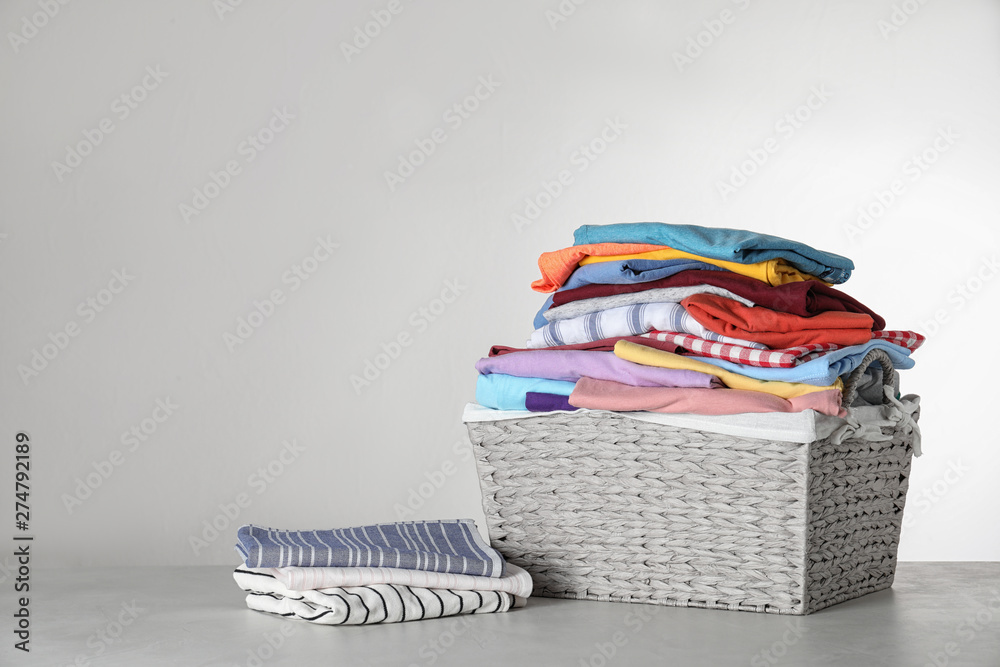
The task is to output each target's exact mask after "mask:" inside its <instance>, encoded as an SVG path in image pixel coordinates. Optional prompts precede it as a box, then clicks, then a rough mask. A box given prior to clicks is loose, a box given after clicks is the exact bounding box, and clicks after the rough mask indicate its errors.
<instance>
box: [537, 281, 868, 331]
mask: <svg viewBox="0 0 1000 667" xmlns="http://www.w3.org/2000/svg"><path fill="white" fill-rule="evenodd" d="M692 285H715V286H716V287H722V288H723V289H727V290H729V291H730V292H732V293H733V294H737V295H739V296H742V297H743V298H745V299H749V300H750V301H753V302H754V303H755V304H757V305H758V306H764V307H765V308H770V309H771V310H778V311H781V312H783V313H791V314H792V315H799V316H800V317H812V316H813V315H818V314H820V313H824V312H827V311H835V312H846V313H864V314H865V315H870V316H871V318H872V319H873V320H875V324H874V325H873V327H872V330H873V331H881V330H882V329H885V320H884V319H883V318H882V317H881V316H880V315H878V314H877V313H875V312H874V311H873V310H872V309H870V308H869V307H868V306H866V305H864V304H863V303H861V302H860V301H858V300H857V299H855V298H854V297H852V296H849V295H847V294H844V293H843V292H841V291H840V290H837V289H834V288H832V287H829V286H828V285H824V284H823V283H821V282H819V281H818V280H803V281H801V282H797V283H785V284H784V285H777V286H771V285H768V284H767V283H765V282H763V281H760V280H757V279H755V278H750V277H748V276H743V275H740V274H738V273H733V272H732V271H704V270H701V269H696V270H691V271H681V272H680V273H675V274H674V275H672V276H668V277H667V278H661V279H660V280H653V281H651V282H648V283H627V284H624V285H604V284H596V285H584V286H583V287H577V288H575V289H570V290H565V291H561V292H555V293H554V294H553V295H552V307H553V308H554V307H556V306H561V305H563V304H566V303H570V302H572V301H579V300H580V299H593V298H596V297H599V296H610V295H612V294H629V293H632V292H642V291H644V290H648V289H659V288H661V287H690V286H692Z"/></svg>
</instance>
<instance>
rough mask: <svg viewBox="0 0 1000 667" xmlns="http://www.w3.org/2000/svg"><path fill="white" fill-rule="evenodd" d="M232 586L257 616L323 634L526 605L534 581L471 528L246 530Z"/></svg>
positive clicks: (470, 524)
mask: <svg viewBox="0 0 1000 667" xmlns="http://www.w3.org/2000/svg"><path fill="white" fill-rule="evenodd" d="M236 535H237V544H236V550H237V551H238V552H239V553H240V555H241V556H242V557H243V563H244V564H243V565H242V566H240V567H237V568H236V571H235V572H234V573H233V578H234V579H236V583H237V584H239V586H240V588H242V589H243V590H244V591H246V592H247V598H246V602H247V606H248V607H249V608H250V609H254V610H256V611H262V612H267V613H270V614H276V615H278V616H284V617H288V618H297V619H301V620H304V621H310V622H312V623H320V624H324V625H370V624H374V623H396V622H399V621H415V620H420V619H424V618H440V617H443V616H454V615H456V614H488V613H492V612H501V611H507V610H509V609H511V608H513V607H522V606H524V603H525V599H526V598H527V597H528V596H529V595H531V577H530V576H529V575H528V573H527V572H525V571H524V570H522V569H521V568H519V567H517V566H516V565H513V564H511V563H506V562H505V561H504V559H503V556H501V555H500V553H499V552H497V551H496V549H494V548H493V547H491V546H490V545H489V544H487V543H486V542H485V541H484V540H483V539H482V537H480V535H479V531H478V529H477V528H476V524H475V522H474V521H473V520H472V519H457V520H451V521H405V522H399V523H385V524H375V525H370V526H359V527H356V528H339V529H334V530H276V529H273V528H261V527H259V526H252V525H244V526H241V527H240V529H239V530H238V531H237V534H236Z"/></svg>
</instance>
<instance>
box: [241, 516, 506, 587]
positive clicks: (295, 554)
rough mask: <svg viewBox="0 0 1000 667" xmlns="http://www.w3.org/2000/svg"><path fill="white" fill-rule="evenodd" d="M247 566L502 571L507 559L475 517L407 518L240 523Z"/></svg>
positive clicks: (487, 573) (485, 574)
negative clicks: (336, 524)
mask: <svg viewBox="0 0 1000 667" xmlns="http://www.w3.org/2000/svg"><path fill="white" fill-rule="evenodd" d="M236 539H237V540H238V543H237V544H236V551H238V552H239V553H240V555H241V556H242V557H243V562H244V564H245V565H246V566H247V567H392V568H401V569H405V570H425V571H428V572H450V573H452V574H471V575H475V576H481V577H500V576H503V573H504V559H503V556H501V555H500V553H499V552H498V551H497V550H496V549H494V548H493V547H491V546H490V545H489V544H487V543H486V542H485V541H484V540H483V538H482V537H481V536H480V535H479V530H478V529H477V528H476V522H475V521H473V520H472V519H451V520H445V521H402V522H399V523H381V524H374V525H371V526H358V527H356V528H335V529H333V530H277V529H274V528H263V527H261V526H253V525H245V526H240V529H239V530H238V531H237V532H236Z"/></svg>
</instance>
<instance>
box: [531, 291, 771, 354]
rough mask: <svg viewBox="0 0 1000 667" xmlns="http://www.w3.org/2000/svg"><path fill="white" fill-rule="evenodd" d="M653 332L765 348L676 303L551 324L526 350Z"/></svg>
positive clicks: (536, 333) (538, 331) (640, 306)
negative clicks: (711, 327)
mask: <svg viewBox="0 0 1000 667" xmlns="http://www.w3.org/2000/svg"><path fill="white" fill-rule="evenodd" d="M689 298H691V299H693V298H695V297H689ZM654 330H655V331H676V332H685V333H690V334H694V335H696V336H698V337H700V338H705V339H708V340H717V341H721V342H724V343H734V344H736V345H743V346H745V347H764V345H762V344H760V343H754V342H751V341H748V340H744V339H740V338H732V337H729V336H724V335H721V334H717V333H715V332H714V331H711V330H709V329H708V328H706V327H704V326H703V325H702V324H701V323H700V322H698V321H697V320H696V319H695V318H694V317H692V316H691V315H690V314H689V313H688V312H687V311H686V310H685V309H684V308H683V307H682V305H681V304H676V303H640V304H636V305H634V306H623V307H621V308H612V309H610V310H602V311H600V312H597V313H591V314H589V315H584V316H582V317H574V318H572V319H568V320H559V321H557V322H552V323H550V324H547V325H545V326H544V327H542V328H541V329H535V331H534V332H532V334H531V338H529V339H528V341H527V343H526V344H525V347H528V348H543V347H551V346H554V345H567V344H573V343H584V342H587V341H593V340H600V339H602V338H616V337H621V336H635V335H638V334H643V333H646V332H648V331H654Z"/></svg>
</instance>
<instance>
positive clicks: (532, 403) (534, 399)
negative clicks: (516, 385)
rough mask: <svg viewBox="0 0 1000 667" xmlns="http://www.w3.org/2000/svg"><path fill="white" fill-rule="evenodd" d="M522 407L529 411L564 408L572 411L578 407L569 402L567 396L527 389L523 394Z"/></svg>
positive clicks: (547, 410)
mask: <svg viewBox="0 0 1000 667" xmlns="http://www.w3.org/2000/svg"><path fill="white" fill-rule="evenodd" d="M524 407H526V408H527V409H528V410H529V411H530V412H555V411H556V410H565V411H567V412H573V411H574V410H579V409H580V408H574V407H573V406H572V405H570V404H569V396H560V395H559V394H545V393H543V392H540V391H529V392H528V393H526V394H525V395H524Z"/></svg>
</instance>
